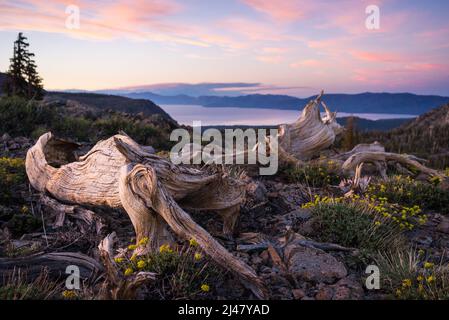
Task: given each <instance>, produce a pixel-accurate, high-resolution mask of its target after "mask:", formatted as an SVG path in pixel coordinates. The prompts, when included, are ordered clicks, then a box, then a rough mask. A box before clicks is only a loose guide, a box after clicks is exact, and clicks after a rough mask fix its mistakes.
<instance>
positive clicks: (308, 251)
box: [284, 245, 347, 283]
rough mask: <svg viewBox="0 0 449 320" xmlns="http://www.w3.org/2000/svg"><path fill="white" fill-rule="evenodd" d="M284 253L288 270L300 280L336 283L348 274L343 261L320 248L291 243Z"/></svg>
mask: <svg viewBox="0 0 449 320" xmlns="http://www.w3.org/2000/svg"><path fill="white" fill-rule="evenodd" d="M284 255H285V260H286V261H287V265H288V271H289V272H290V273H291V274H292V275H293V276H294V277H296V278H298V280H306V281H312V282H316V283H320V282H321V283H334V282H335V281H337V280H339V279H342V278H344V277H346V275H347V270H346V268H345V266H344V265H343V264H342V263H341V262H339V261H338V260H337V259H335V258H334V257H333V256H331V255H330V254H328V253H326V252H324V251H323V250H320V249H315V248H307V247H303V246H299V245H289V246H287V247H286V249H285V250H284Z"/></svg>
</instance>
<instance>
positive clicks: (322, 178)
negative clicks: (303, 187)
mask: <svg viewBox="0 0 449 320" xmlns="http://www.w3.org/2000/svg"><path fill="white" fill-rule="evenodd" d="M283 175H285V177H286V178H287V180H288V181H289V182H291V183H295V182H299V183H304V184H307V185H309V186H311V187H315V188H322V187H326V186H328V185H338V184H339V183H340V181H341V180H342V179H343V178H344V176H342V175H341V174H340V173H339V172H338V170H337V168H336V166H334V164H333V162H332V161H329V162H328V165H327V166H325V165H318V164H308V165H305V166H303V167H299V168H294V167H287V168H285V169H284V170H283Z"/></svg>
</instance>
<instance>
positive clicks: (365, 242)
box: [309, 201, 403, 252]
mask: <svg viewBox="0 0 449 320" xmlns="http://www.w3.org/2000/svg"><path fill="white" fill-rule="evenodd" d="M309 208H310V207H309ZM311 210H312V214H313V217H314V219H315V223H316V225H317V228H316V230H317V231H316V233H315V234H314V236H315V237H316V238H317V240H319V241H323V242H331V243H338V244H340V245H343V246H346V247H351V248H358V249H361V250H363V251H365V252H375V251H377V250H385V249H387V248H388V247H390V246H393V245H397V246H400V245H402V243H403V237H402V236H401V233H402V231H401V228H400V227H399V225H398V224H397V223H395V222H394V221H393V220H391V219H388V218H386V217H384V216H382V215H380V214H378V213H376V212H375V211H374V210H371V209H370V208H369V207H368V206H365V205H363V204H361V203H359V202H344V201H336V202H329V201H324V202H322V203H318V204H317V205H315V206H313V207H311Z"/></svg>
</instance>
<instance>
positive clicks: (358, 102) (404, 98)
mask: <svg viewBox="0 0 449 320" xmlns="http://www.w3.org/2000/svg"><path fill="white" fill-rule="evenodd" d="M121 95H123V96H126V97H128V98H133V99H136V98H137V99H149V100H151V101H153V102H155V103H157V104H189V105H191V104H195V105H202V106H204V107H211V108H213V107H237V108H266V109H283V110H300V109H302V108H304V107H305V105H306V104H307V103H308V102H309V101H310V100H312V99H314V98H315V96H310V97H307V98H297V97H293V96H288V95H273V94H251V95H243V96H236V97H232V96H199V97H193V96H189V95H174V96H164V95H160V94H156V93H152V92H134V93H125V94H121ZM324 101H326V103H327V105H329V107H330V108H331V109H333V110H336V111H339V112H349V113H389V114H409V115H420V114H423V113H425V112H427V111H429V110H431V109H433V108H435V107H437V106H440V105H443V104H446V103H448V102H449V97H444V96H437V95H417V94H413V93H387V92H380V93H377V92H363V93H357V94H346V93H331V94H325V96H324Z"/></svg>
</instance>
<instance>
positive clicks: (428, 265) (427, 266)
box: [424, 261, 434, 269]
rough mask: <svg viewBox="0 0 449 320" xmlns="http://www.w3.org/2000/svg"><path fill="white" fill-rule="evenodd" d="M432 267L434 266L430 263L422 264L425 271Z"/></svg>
mask: <svg viewBox="0 0 449 320" xmlns="http://www.w3.org/2000/svg"><path fill="white" fill-rule="evenodd" d="M433 266H434V264H433V263H432V262H427V261H426V262H425V263H424V268H425V269H430V268H433Z"/></svg>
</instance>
